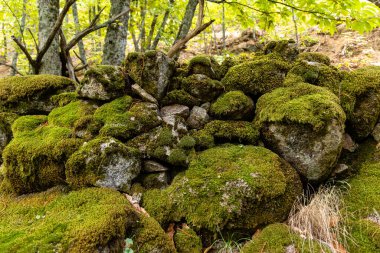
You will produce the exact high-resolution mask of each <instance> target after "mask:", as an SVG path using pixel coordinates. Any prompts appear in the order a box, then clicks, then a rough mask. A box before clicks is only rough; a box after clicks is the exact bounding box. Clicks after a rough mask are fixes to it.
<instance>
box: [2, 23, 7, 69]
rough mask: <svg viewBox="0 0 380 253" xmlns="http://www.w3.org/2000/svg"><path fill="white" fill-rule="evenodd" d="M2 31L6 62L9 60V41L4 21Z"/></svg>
mask: <svg viewBox="0 0 380 253" xmlns="http://www.w3.org/2000/svg"><path fill="white" fill-rule="evenodd" d="M2 31H3V47H4V55H3V58H4V62H7V58H8V57H7V56H8V42H7V36H6V34H5V29H4V23H3V24H2Z"/></svg>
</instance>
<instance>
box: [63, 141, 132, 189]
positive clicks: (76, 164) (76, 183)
mask: <svg viewBox="0 0 380 253" xmlns="http://www.w3.org/2000/svg"><path fill="white" fill-rule="evenodd" d="M118 156H121V157H123V158H125V159H127V158H130V159H133V160H132V161H131V164H130V166H131V168H132V167H133V166H134V164H132V163H134V162H135V163H138V162H139V161H138V160H137V159H136V157H137V151H136V150H135V149H133V148H130V147H127V146H125V145H124V144H123V143H121V142H119V141H117V140H116V139H113V138H109V137H98V138H96V139H93V140H91V141H89V142H87V143H85V144H84V145H82V147H80V149H79V150H78V151H76V152H75V153H73V154H72V155H71V156H70V158H69V159H68V160H67V162H66V181H67V183H69V184H70V185H71V186H72V187H74V188H80V187H86V186H98V180H101V179H104V177H105V174H106V171H105V170H106V167H107V166H109V165H110V164H112V161H113V159H115V158H116V159H117V157H118ZM132 169H133V168H132ZM125 172H126V173H127V168H126V171H125ZM121 176H123V175H119V177H121ZM131 180H132V179H131ZM123 183H124V182H123ZM115 184H116V183H115ZM129 186H130V185H127V188H128V189H129ZM115 187H118V186H115ZM120 187H123V186H120ZM122 190H126V189H122Z"/></svg>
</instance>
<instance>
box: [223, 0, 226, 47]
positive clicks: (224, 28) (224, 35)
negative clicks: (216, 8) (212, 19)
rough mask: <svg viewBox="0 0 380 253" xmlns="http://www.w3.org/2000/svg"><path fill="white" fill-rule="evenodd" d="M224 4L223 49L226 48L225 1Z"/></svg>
mask: <svg viewBox="0 0 380 253" xmlns="http://www.w3.org/2000/svg"><path fill="white" fill-rule="evenodd" d="M222 6H223V17H222V33H223V51H224V50H226V16H225V15H226V14H225V11H226V10H225V8H224V2H223V4H222Z"/></svg>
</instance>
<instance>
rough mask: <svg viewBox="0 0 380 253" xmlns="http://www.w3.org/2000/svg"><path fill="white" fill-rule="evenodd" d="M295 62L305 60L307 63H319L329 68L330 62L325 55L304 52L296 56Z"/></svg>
mask: <svg viewBox="0 0 380 253" xmlns="http://www.w3.org/2000/svg"><path fill="white" fill-rule="evenodd" d="M297 60H305V61H308V62H319V63H323V64H325V65H327V66H330V64H331V60H330V58H329V57H328V56H327V55H324V54H321V53H316V52H304V53H300V54H299V55H298V56H297Z"/></svg>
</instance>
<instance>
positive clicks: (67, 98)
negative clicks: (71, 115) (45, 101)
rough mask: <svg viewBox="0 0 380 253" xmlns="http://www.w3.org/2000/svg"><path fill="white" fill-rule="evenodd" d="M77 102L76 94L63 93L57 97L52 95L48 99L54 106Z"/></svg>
mask: <svg viewBox="0 0 380 253" xmlns="http://www.w3.org/2000/svg"><path fill="white" fill-rule="evenodd" d="M78 100H79V99H78V93H76V92H64V93H61V94H58V95H54V96H52V97H51V98H50V101H51V102H52V103H53V104H54V105H55V106H65V105H67V104H69V103H71V102H76V101H78Z"/></svg>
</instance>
